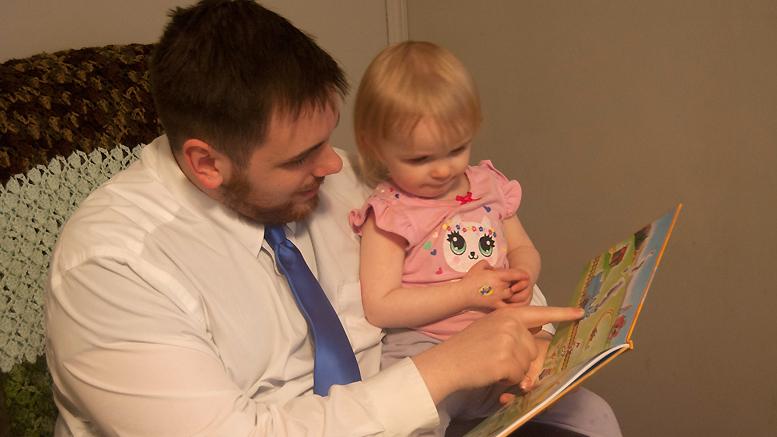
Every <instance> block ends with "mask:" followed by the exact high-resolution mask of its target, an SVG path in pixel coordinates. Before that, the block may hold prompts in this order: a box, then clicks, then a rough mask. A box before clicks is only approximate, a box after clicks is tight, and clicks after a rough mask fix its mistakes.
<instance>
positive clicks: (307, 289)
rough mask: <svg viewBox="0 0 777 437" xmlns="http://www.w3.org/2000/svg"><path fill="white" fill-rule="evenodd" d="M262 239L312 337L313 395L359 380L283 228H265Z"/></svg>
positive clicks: (328, 307)
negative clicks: (287, 285)
mask: <svg viewBox="0 0 777 437" xmlns="http://www.w3.org/2000/svg"><path fill="white" fill-rule="evenodd" d="M264 239H265V240H267V243H269V244H270V247H272V250H273V252H275V260H276V262H277V263H278V267H279V268H280V270H281V272H282V273H283V274H284V275H285V276H286V280H287V281H288V282H289V287H290V288H291V292H292V293H294V299H296V301H297V305H298V306H299V309H300V311H301V312H302V315H303V316H305V319H306V320H307V321H308V326H309V327H310V331H311V332H312V334H313V342H314V344H315V348H316V350H315V361H314V367H313V392H314V393H315V394H317V395H319V396H326V395H327V394H329V387H331V386H332V385H335V384H336V385H345V384H350V383H352V382H355V381H359V380H361V374H360V372H359V365H358V364H357V363H356V357H355V356H354V354H353V349H351V343H350V342H349V341H348V336H347V335H346V334H345V330H343V325H341V324H340V319H338V318H337V313H335V310H334V308H332V304H331V303H329V299H327V297H326V295H325V294H324V290H323V289H322V288H321V285H320V284H319V283H318V280H316V277H315V276H313V272H311V271H310V267H308V265H307V263H306V262H305V259H304V258H302V254H301V253H300V251H299V249H297V247H296V246H294V244H292V243H291V241H289V240H288V239H287V238H286V234H285V233H284V232H283V225H265V227H264Z"/></svg>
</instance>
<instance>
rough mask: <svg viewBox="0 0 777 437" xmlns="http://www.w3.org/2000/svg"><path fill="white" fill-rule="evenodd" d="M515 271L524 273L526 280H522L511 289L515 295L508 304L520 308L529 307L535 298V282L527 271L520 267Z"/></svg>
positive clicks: (509, 299) (508, 300)
mask: <svg viewBox="0 0 777 437" xmlns="http://www.w3.org/2000/svg"><path fill="white" fill-rule="evenodd" d="M513 270H515V271H517V272H520V273H522V274H523V275H524V277H525V278H526V279H524V280H520V281H518V282H516V283H514V284H513V285H512V286H511V287H510V289H511V290H512V291H513V295H512V296H511V297H510V298H508V299H507V301H506V302H507V303H509V304H511V305H514V306H519V307H523V306H527V305H529V304H530V303H531V299H532V297H534V281H533V280H532V278H531V275H530V274H529V272H528V271H526V270H525V269H522V268H520V267H519V268H515V269H513Z"/></svg>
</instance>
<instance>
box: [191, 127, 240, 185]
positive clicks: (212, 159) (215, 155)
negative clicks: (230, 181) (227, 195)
mask: <svg viewBox="0 0 777 437" xmlns="http://www.w3.org/2000/svg"><path fill="white" fill-rule="evenodd" d="M182 152H183V156H184V158H185V159H186V163H187V164H188V165H189V169H190V170H191V172H192V173H193V174H194V176H195V177H196V178H197V179H199V181H200V182H202V184H203V185H205V186H206V187H207V188H218V187H219V186H220V185H221V184H222V183H223V182H224V179H225V176H226V175H225V174H224V173H225V172H228V171H229V160H228V159H227V157H226V156H224V155H222V154H221V153H219V152H218V151H216V149H214V148H213V147H211V146H210V145H209V144H208V143H205V142H203V141H200V140H196V139H190V140H187V141H186V142H185V143H183V150H182Z"/></svg>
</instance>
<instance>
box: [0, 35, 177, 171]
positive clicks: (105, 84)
mask: <svg viewBox="0 0 777 437" xmlns="http://www.w3.org/2000/svg"><path fill="white" fill-rule="evenodd" d="M151 49H152V45H151V44H129V45H117V46H105V47H93V48H85V49H80V50H66V51H62V52H57V53H53V54H47V53H43V54H40V55H35V56H32V57H30V58H26V59H12V60H10V61H7V62H5V63H3V64H2V65H0V184H5V183H6V182H7V181H8V179H10V178H11V177H12V176H13V175H16V174H26V173H27V172H28V171H30V169H32V168H34V167H35V166H36V165H44V166H45V165H47V164H48V163H49V161H51V160H52V159H54V158H55V157H57V156H62V157H68V156H70V155H71V154H72V153H73V152H75V151H76V150H80V151H83V152H85V153H87V154H88V153H90V152H92V150H94V149H96V148H97V147H102V148H104V149H106V150H111V149H112V148H113V147H114V146H115V145H118V144H124V145H126V146H128V147H134V146H136V145H138V144H142V143H148V142H150V141H151V140H153V139H154V138H156V137H158V136H159V135H161V134H162V126H161V124H160V123H159V122H158V120H157V116H156V110H155V109H154V103H153V99H152V97H151V94H150V92H149V85H148V59H149V56H150V53H151Z"/></svg>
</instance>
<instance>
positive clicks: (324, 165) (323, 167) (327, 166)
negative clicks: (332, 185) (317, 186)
mask: <svg viewBox="0 0 777 437" xmlns="http://www.w3.org/2000/svg"><path fill="white" fill-rule="evenodd" d="M342 169H343V159H342V158H340V155H338V154H337V152H335V150H334V149H333V148H332V145H331V144H326V145H325V146H324V150H322V151H321V153H320V154H319V155H318V159H317V160H316V166H315V168H314V169H313V176H316V177H324V176H329V175H330V174H335V173H337V172H339V171H340V170H342Z"/></svg>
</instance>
